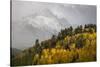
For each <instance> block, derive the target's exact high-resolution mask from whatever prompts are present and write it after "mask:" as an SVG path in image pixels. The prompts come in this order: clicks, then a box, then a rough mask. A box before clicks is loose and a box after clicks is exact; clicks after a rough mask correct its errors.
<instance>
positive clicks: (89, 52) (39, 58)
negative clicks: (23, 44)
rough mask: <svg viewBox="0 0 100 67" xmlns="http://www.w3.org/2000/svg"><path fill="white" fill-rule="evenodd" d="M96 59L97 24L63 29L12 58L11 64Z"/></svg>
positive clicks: (56, 62) (54, 62)
mask: <svg viewBox="0 0 100 67" xmlns="http://www.w3.org/2000/svg"><path fill="white" fill-rule="evenodd" d="M88 61H96V24H85V25H84V26H82V25H79V26H77V27H76V28H75V29H74V28H73V27H72V26H70V27H69V28H65V29H62V30H61V31H60V32H59V33H58V35H55V34H54V35H52V37H51V38H50V39H48V40H45V41H42V42H39V39H36V41H35V45H33V47H31V48H28V49H25V50H24V51H22V53H20V54H18V55H16V56H15V57H14V58H12V59H11V66H24V65H39V64H58V63H71V62H88Z"/></svg>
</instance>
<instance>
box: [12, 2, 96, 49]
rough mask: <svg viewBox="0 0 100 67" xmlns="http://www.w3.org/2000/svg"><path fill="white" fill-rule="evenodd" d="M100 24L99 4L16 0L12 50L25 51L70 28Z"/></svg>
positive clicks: (13, 7)
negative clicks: (97, 14) (97, 10)
mask: <svg viewBox="0 0 100 67" xmlns="http://www.w3.org/2000/svg"><path fill="white" fill-rule="evenodd" d="M89 23H92V24H96V6H95V5H74V4H61V3H44V2H34V1H12V47H14V48H18V49H25V48H28V47H31V46H33V45H34V42H35V40H36V39H39V40H40V41H43V40H46V39H49V38H50V37H51V36H52V35H53V34H57V33H58V32H59V31H60V30H61V29H64V28H66V27H69V26H71V25H72V26H77V25H84V24H89Z"/></svg>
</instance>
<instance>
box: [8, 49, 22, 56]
mask: <svg viewBox="0 0 100 67" xmlns="http://www.w3.org/2000/svg"><path fill="white" fill-rule="evenodd" d="M10 49H11V56H12V57H15V56H16V55H17V54H19V53H21V50H19V49H17V48H10Z"/></svg>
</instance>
